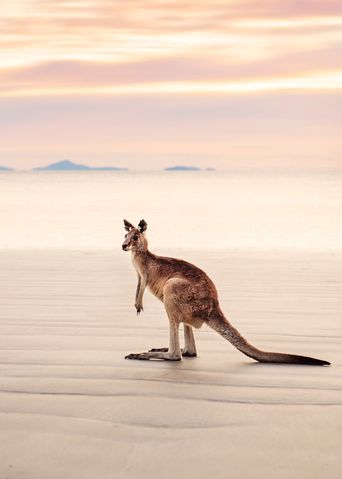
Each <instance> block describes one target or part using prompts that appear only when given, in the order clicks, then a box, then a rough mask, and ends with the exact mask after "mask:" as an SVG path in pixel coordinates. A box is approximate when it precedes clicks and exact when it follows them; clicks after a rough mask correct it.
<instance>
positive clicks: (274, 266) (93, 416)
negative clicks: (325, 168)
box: [0, 250, 342, 479]
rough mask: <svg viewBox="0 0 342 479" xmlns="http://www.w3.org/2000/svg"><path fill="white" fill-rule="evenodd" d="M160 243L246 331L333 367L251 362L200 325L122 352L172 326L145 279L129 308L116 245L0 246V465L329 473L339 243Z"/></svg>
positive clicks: (333, 445) (334, 466)
mask: <svg viewBox="0 0 342 479" xmlns="http://www.w3.org/2000/svg"><path fill="white" fill-rule="evenodd" d="M167 253H169V254H170V255H171V253H172V255H176V256H179V257H183V258H184V259H187V260H189V261H193V262H195V264H197V265H198V266H200V267H202V268H203V269H205V270H206V271H207V272H208V274H209V275H210V276H211V277H212V279H213V280H214V281H215V283H216V285H217V288H218V291H219V297H220V301H221V305H222V308H223V310H224V311H225V313H226V314H227V316H228V317H229V318H230V320H231V321H232V322H233V324H234V325H235V326H236V327H237V328H238V329H239V330H240V331H241V332H242V333H243V334H244V335H245V336H246V337H247V338H248V339H249V340H250V341H251V342H252V343H254V344H255V345H257V346H259V347H261V348H264V349H269V350H278V351H282V352H291V353H302V354H307V355H312V356H316V357H319V358H322V359H326V360H329V361H331V362H332V366H331V367H310V366H290V365H289V366H287V365H286V366H280V365H262V364H257V363H255V362H253V361H252V360H250V359H249V358H247V357H245V356H243V355H242V354H241V353H239V352H238V351H237V350H235V349H234V348H233V347H232V346H231V345H230V344H229V343H227V342H226V341H225V340H224V339H222V338H221V337H220V336H219V335H218V334H217V333H215V332H213V331H211V330H209V328H207V327H203V328H202V329H201V330H199V331H196V339H197V347H198V352H199V357H198V358H194V359H190V358H189V359H183V361H182V362H180V363H168V362H159V361H146V362H145V361H127V360H125V359H124V356H125V354H128V353H131V352H141V351H145V350H147V349H150V348H151V347H161V346H166V345H167V337H168V329H167V320H166V317H165V312H164V310H163V307H162V304H161V303H158V302H157V300H156V299H155V298H153V297H152V296H151V294H150V293H147V294H146V295H145V312H144V313H143V314H142V315H141V316H140V317H137V316H136V315H135V311H134V307H133V298H134V292H135V281H136V278H135V273H134V271H133V268H132V266H131V264H130V258H129V255H128V254H124V253H121V254H120V252H106V251H102V252H99V251H88V252H79V251H78V252H76V251H75V252H73V251H68V252H59V251H47V250H46V251H44V250H41V251H39V250H35V251H34V250H32V251H21V252H20V251H7V252H6V251H2V252H1V253H0V264H1V270H0V276H1V282H0V299H1V302H0V324H1V339H0V340H1V352H0V361H1V387H0V410H1V414H0V421H1V426H0V431H1V433H0V434H1V441H0V447H1V458H2V460H1V463H0V477H1V478H3V479H5V478H10V479H14V478H15V479H17V478H18V479H20V478H22V479H31V478H32V479H43V478H44V479H46V478H49V479H57V478H62V477H64V478H68V479H69V478H82V479H88V478H89V479H95V478H101V479H106V478H132V479H133V478H137V477H139V478H157V477H158V478H160V477H162V478H166V479H167V478H174V477H175V476H176V477H177V476H181V477H182V476H186V477H194V478H200V479H201V478H207V477H208V475H212V476H213V477H216V478H226V477H233V478H252V477H253V478H261V477H273V478H277V479H278V478H288V477H294V478H297V477H298V478H301V479H305V478H310V479H316V478H317V479H322V478H327V479H334V478H336V479H337V478H339V477H340V473H341V466H342V459H341V455H340V438H341V432H342V394H341V390H342V386H341V379H342V348H341V346H342V334H341V315H340V290H341V266H342V257H341V256H338V255H334V254H332V253H330V254H323V253H319V254H315V253H313V252H311V253H302V252H300V251H297V252H286V251H282V252H281V251H280V252H275V251H274V252H271V253H262V252H260V253H257V252H255V253H251V252H250V253H244V252H242V251H231V252H229V253H228V252H227V253H224V254H208V253H204V252H203V253H201V252H199V251H197V252H190V253H189V251H168V252H167Z"/></svg>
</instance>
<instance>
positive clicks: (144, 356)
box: [125, 353, 150, 361]
mask: <svg viewBox="0 0 342 479" xmlns="http://www.w3.org/2000/svg"><path fill="white" fill-rule="evenodd" d="M125 359H140V360H143V361H148V360H149V359H150V356H149V355H148V354H147V353H131V354H128V355H127V356H125Z"/></svg>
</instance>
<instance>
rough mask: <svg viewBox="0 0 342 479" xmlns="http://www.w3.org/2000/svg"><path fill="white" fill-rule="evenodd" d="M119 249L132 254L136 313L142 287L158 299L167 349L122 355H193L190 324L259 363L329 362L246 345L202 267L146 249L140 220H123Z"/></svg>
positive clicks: (140, 306)
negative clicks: (207, 328)
mask: <svg viewBox="0 0 342 479" xmlns="http://www.w3.org/2000/svg"><path fill="white" fill-rule="evenodd" d="M124 225H125V230H126V231H127V234H126V235H125V241H124V242H123V244H122V249H123V250H124V251H131V252H132V261H133V265H134V267H135V269H136V272H137V275H138V285H137V290H136V295H135V308H136V311H137V314H140V312H141V311H143V295H144V291H145V289H146V286H148V288H149V289H150V291H151V292H152V293H153V294H154V295H155V296H156V297H157V298H158V299H159V300H160V301H162V302H163V303H164V306H165V309H166V313H167V316H168V318H169V325H170V337H169V347H168V348H155V349H151V350H150V351H148V352H144V353H133V354H129V355H128V356H126V357H125V359H141V360H149V359H164V360H168V361H180V360H181V359H182V356H183V357H195V356H197V351H196V345H195V339H194V335H193V331H192V328H193V327H194V328H200V327H201V326H202V325H203V323H205V324H207V325H208V326H210V327H211V328H212V329H214V330H215V331H217V332H218V333H219V334H221V336H223V337H224V338H225V339H227V340H228V341H229V342H230V343H231V344H232V345H233V346H235V347H236V348H237V349H238V350H239V351H241V352H242V353H243V354H245V355H246V356H249V357H250V358H253V359H255V360H256V361H259V362H263V363H291V364H311V365H317V366H323V365H330V363H329V362H328V361H323V360H321V359H316V358H311V357H307V356H298V355H294V354H285V353H274V352H268V351H262V350H260V349H257V348H256V347H255V346H253V345H252V344H250V343H249V342H248V341H247V340H246V339H245V338H244V337H243V336H242V335H241V334H240V333H239V331H238V330H237V329H235V328H234V326H233V325H232V324H231V323H230V322H229V321H228V320H227V318H226V317H225V316H224V314H223V312H222V311H221V308H220V306H219V301H218V295H217V291H216V288H215V285H214V283H213V282H212V280H211V279H210V278H209V277H208V276H207V275H206V273H205V272H204V271H202V270H201V269H199V268H197V266H194V265H193V264H191V263H188V262H186V261H183V260H181V259H175V258H167V257H164V256H157V255H155V254H153V253H151V252H150V251H149V249H148V244H147V239H146V235H145V232H146V229H147V223H146V221H145V220H141V221H140V223H139V225H138V228H136V227H134V226H133V225H132V224H131V223H130V222H129V221H127V220H124ZM180 323H183V324H184V340H185V345H184V348H183V349H182V350H181V348H180V344H179V334H178V330H179V325H180Z"/></svg>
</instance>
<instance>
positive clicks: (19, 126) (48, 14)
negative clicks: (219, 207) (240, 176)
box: [0, 0, 342, 169]
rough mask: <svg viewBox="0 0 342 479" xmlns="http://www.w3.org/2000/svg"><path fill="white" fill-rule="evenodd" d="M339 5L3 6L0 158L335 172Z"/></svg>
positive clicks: (341, 40)
mask: <svg viewBox="0 0 342 479" xmlns="http://www.w3.org/2000/svg"><path fill="white" fill-rule="evenodd" d="M341 58H342V4H341V2H340V1H339V2H337V1H329V0H324V1H323V0H321V1H301V2H298V1H286V2H284V1H275V0H265V1H263V2H260V1H248V0H231V1H229V0H225V1H221V0H211V1H210V2H208V1H207V0H206V1H201V0H199V1H198V0H197V1H188V2H178V1H163V0H155V1H152V0H151V1H144V0H140V1H135V0H132V1H129V0H124V1H112V0H99V1H91V0H87V1H86V0H84V1H83V0H78V1H77V0H74V1H61V0H58V1H54V0H51V1H49V2H46V1H42V0H12V1H11V2H5V6H3V5H2V12H1V19H0V59H1V61H0V135H1V143H0V164H2V165H7V166H12V167H16V168H19V169H28V168H31V167H34V166H38V165H41V164H45V163H51V162H52V161H59V160H62V159H66V158H68V159H71V160H74V161H78V162H83V163H86V164H92V165H115V166H126V167H129V168H137V169H155V168H163V167H165V166H168V165H170V164H176V163H182V164H196V165H199V166H216V167H217V168H222V169H225V168H226V169H229V168H239V169H240V168H245V167H246V168H259V167H260V168H265V167H266V168H268V167H270V168H275V169H277V168H288V167H290V168H300V169H302V168H339V167H341V166H342V160H341V158H342V155H341V153H342V151H341V140H340V138H341V137H342V131H341V120H342V113H341V112H342V102H341V98H342V65H341Z"/></svg>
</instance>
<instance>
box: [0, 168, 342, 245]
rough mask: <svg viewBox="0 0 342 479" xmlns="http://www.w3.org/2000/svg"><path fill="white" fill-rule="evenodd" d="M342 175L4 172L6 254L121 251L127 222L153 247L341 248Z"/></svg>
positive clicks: (2, 240) (0, 203)
mask: <svg viewBox="0 0 342 479" xmlns="http://www.w3.org/2000/svg"><path fill="white" fill-rule="evenodd" d="M341 215H342V173H336V172H330V173H329V172H326V173H311V174H309V173H259V172H258V173H242V172H146V173H142V172H140V173H134V172H119V173H118V172H103V173H101V172H75V173H74V172H65V173H64V172H56V173H54V172H45V173H44V172H39V173H38V172H35V173H2V174H0V216H1V233H0V249H20V250H25V249H49V250H51V249H59V250H112V249H117V248H120V245H121V243H122V237H123V226H122V220H123V218H127V219H128V220H129V221H130V222H132V223H138V221H139V220H140V219H141V218H144V219H145V220H146V221H147V223H148V236H149V238H150V245H151V247H152V249H153V248H154V249H157V250H160V251H162V250H163V251H164V250H166V251H167V250H168V249H172V250H173V249H186V250H192V249H193V250H201V251H203V250H205V251H213V252H214V251H223V250H224V251H227V250H236V249H238V250H239V249H248V250H263V251H264V250H271V249H287V250H291V249H294V250H306V251H324V252H332V253H333V252H338V251H341V249H342V221H341Z"/></svg>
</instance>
